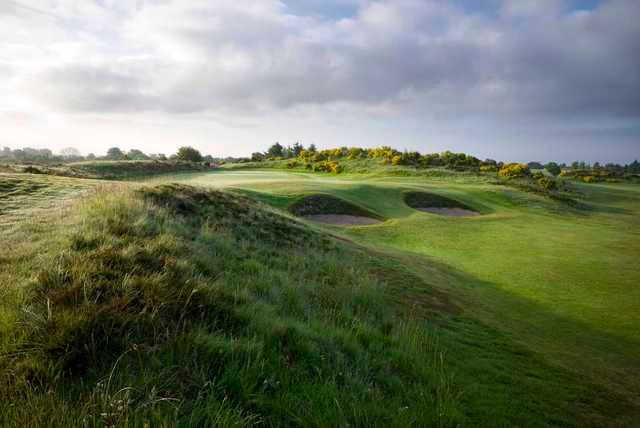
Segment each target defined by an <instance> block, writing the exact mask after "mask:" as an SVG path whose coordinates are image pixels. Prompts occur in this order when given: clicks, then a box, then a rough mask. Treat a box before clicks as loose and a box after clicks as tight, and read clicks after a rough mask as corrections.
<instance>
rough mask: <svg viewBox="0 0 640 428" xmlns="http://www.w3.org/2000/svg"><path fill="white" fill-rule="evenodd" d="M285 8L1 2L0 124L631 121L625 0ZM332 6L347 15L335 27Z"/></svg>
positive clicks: (632, 54)
mask: <svg viewBox="0 0 640 428" xmlns="http://www.w3.org/2000/svg"><path fill="white" fill-rule="evenodd" d="M293 3H294V2H290V1H279V0H243V1H242V2H239V1H237V0H234V1H232V0H216V1H206V0H189V1H187V0H137V1H124V0H121V1H118V0H101V1H97V0H96V1H76V0H20V1H16V2H13V1H7V2H4V3H2V6H0V76H3V81H2V82H1V83H0V91H2V93H3V95H4V96H3V97H2V98H3V100H2V101H0V110H2V109H4V110H6V111H13V110H16V109H18V110H20V109H29V110H30V111H43V112H49V114H68V115H73V114H87V113H91V114H101V115H103V116H104V115H109V114H115V113H124V112H126V113H128V114H133V113H138V114H139V115H144V114H147V113H148V112H157V113H164V114H167V115H168V116H167V117H169V116H170V115H175V114H184V113H190V114H198V115H203V116H204V115H212V114H213V115H215V116H216V117H218V118H226V119H225V120H229V121H233V120H236V119H239V118H242V117H251V116H252V115H265V114H270V115H280V116H289V115H291V114H293V113H294V112H299V111H300V109H302V108H312V109H313V111H314V112H315V114H317V115H318V116H319V117H320V118H322V117H331V110H332V109H334V108H336V107H337V106H348V109H349V110H350V111H352V112H358V113H357V115H358V116H359V117H360V118H361V119H362V118H363V117H364V118H366V117H376V118H378V117H386V118H391V119H393V118H394V117H395V118H397V117H400V116H403V115H404V116H408V117H410V118H414V119H420V118H423V119H424V118H431V119H434V118H437V119H438V120H447V118H449V119H451V118H456V119H459V118H460V117H465V116H468V117H478V116H479V115H482V116H485V117H488V118H489V119H490V120H491V121H496V120H500V119H501V118H503V117H505V116H509V117H519V118H522V117H529V116H540V115H548V116H553V117H556V118H557V117H562V116H567V117H576V116H584V117H585V118H587V117H593V115H600V116H599V117H612V116H616V115H624V116H626V117H630V118H635V119H636V120H637V119H638V118H639V116H640V77H639V74H638V73H637V70H638V69H640V57H639V56H638V55H637V52H640V19H638V18H639V17H640V2H637V1H635V0H609V1H607V2H605V3H604V4H603V5H602V6H601V7H599V8H597V9H595V10H593V11H588V12H584V11H583V12H572V11H570V10H569V9H568V8H567V3H566V2H565V1H562V0H548V1H541V2H540V1H528V0H518V1H515V0H504V1H503V2H502V5H501V6H500V7H499V10H498V13H496V14H493V13H486V14H470V13H467V12H465V10H464V9H462V8H460V7H455V6H452V5H451V3H450V2H445V1H441V0H378V1H368V0H332V2H331V3H326V2H325V3H323V4H320V3H319V2H314V1H311V2H306V3H304V4H303V3H300V2H296V3H297V6H296V7H293V6H292V5H293ZM344 7H346V8H349V9H352V10H353V11H355V12H354V13H353V14H351V15H350V16H334V15H332V13H331V11H332V10H338V9H339V10H342V9H341V8H344ZM27 113H29V112H27ZM368 115H372V116H368ZM257 117H260V116H257ZM234 118H235V119H234ZM321 121H322V120H321Z"/></svg>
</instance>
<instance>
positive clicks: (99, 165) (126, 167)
mask: <svg viewBox="0 0 640 428" xmlns="http://www.w3.org/2000/svg"><path fill="white" fill-rule="evenodd" d="M208 169H209V167H206V166H205V165H204V164H202V163H197V162H182V161H157V160H148V161H146V160H145V161H85V162H74V163H67V164H60V165H20V164H7V165H0V172H6V173H13V174H16V173H27V174H43V175H53V176H58V177H73V178H89V179H101V180H131V179H141V178H145V177H152V176H157V175H164V174H175V173H188V172H196V171H198V172H202V171H206V170H208Z"/></svg>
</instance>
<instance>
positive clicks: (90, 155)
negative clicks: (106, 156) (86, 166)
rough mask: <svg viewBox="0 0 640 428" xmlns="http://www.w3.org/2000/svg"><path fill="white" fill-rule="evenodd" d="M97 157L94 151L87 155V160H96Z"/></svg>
mask: <svg viewBox="0 0 640 428" xmlns="http://www.w3.org/2000/svg"><path fill="white" fill-rule="evenodd" d="M95 159H96V155H94V154H93V153H89V154H88V155H87V160H95Z"/></svg>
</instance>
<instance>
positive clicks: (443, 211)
mask: <svg viewBox="0 0 640 428" xmlns="http://www.w3.org/2000/svg"><path fill="white" fill-rule="evenodd" d="M416 209H417V210H418V211H424V212H427V213H432V214H439V215H444V216H447V217H475V216H479V215H480V213H479V212H475V211H471V210H465V209H464V208H416Z"/></svg>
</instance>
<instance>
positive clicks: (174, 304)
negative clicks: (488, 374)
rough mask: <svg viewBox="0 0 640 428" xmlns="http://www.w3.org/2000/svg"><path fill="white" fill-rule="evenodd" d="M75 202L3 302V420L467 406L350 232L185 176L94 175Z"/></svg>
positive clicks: (290, 420) (435, 417)
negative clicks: (310, 225) (110, 179)
mask: <svg viewBox="0 0 640 428" xmlns="http://www.w3.org/2000/svg"><path fill="white" fill-rule="evenodd" d="M72 217H73V218H71V219H68V220H67V221H68V222H69V223H70V224H68V225H67V227H68V231H63V230H60V231H59V232H60V233H62V234H66V235H65V236H66V237H63V238H62V239H61V240H60V241H59V243H58V244H56V245H59V248H56V250H55V251H53V250H51V251H49V253H50V254H55V256H51V257H49V256H47V257H48V258H47V259H46V260H45V261H44V262H42V264H41V266H42V267H41V269H40V270H39V272H38V273H37V274H36V275H35V276H33V277H31V276H30V275H29V273H30V272H29V270H28V269H26V270H25V271H24V272H25V273H26V274H25V275H24V276H23V277H22V283H20V284H16V285H15V286H16V287H18V288H17V289H18V290H21V292H17V293H9V294H7V296H11V298H12V299H15V301H13V302H12V303H11V302H9V301H8V300H7V299H4V301H3V302H2V304H3V305H2V306H0V321H1V322H2V326H3V328H2V329H0V346H1V348H0V415H1V417H2V424H3V425H8V426H79V425H82V426H143V425H150V426H172V425H179V426H213V425H216V426H217V425H222V426H230V425H247V424H252V423H264V424H266V425H286V426H291V425H303V424H305V423H306V422H308V421H314V423H317V424H318V425H328V426H337V425H341V424H345V423H348V424H351V425H371V424H373V425H401V426H407V425H412V424H424V423H426V424H429V425H446V424H459V423H462V421H463V420H464V415H463V412H462V409H461V407H460V406H461V404H460V403H459V402H458V401H457V395H458V393H457V392H456V389H455V387H454V386H453V384H452V383H451V380H450V377H449V376H448V375H447V374H446V372H445V371H444V366H443V360H442V356H441V354H440V353H439V352H438V350H437V348H436V346H435V343H434V340H433V338H432V336H431V333H430V330H429V329H428V328H426V326H425V325H424V324H421V323H420V322H419V321H416V320H413V321H412V320H411V319H409V318H403V317H402V315H401V312H398V311H399V310H397V309H396V308H395V307H394V306H393V305H391V304H390V303H386V302H385V298H384V282H383V281H384V280H383V279H381V277H380V275H376V274H375V272H374V271H373V270H372V269H370V260H371V257H370V256H365V255H364V254H362V253H361V252H360V251H361V250H356V249H353V248H350V247H345V246H344V244H341V243H337V242H336V241H334V240H332V239H329V238H327V237H326V236H324V235H321V234H318V233H316V232H313V231H311V230H310V229H307V228H305V227H303V226H301V225H299V224H297V223H296V222H293V221H291V220H289V219H288V218H286V217H284V216H282V215H280V214H278V213H277V212H275V211H273V210H270V209H268V208H266V207H265V206H263V205H260V204H257V203H255V202H253V201H251V200H249V199H247V198H245V197H242V196H239V195H236V194H233V193H226V192H217V191H203V190H199V189H196V188H193V187H189V186H180V185H165V186H159V187H153V188H144V189H140V190H137V191H133V190H126V191H121V192H119V193H110V192H107V191H105V190H103V191H102V193H98V194H97V195H96V196H94V197H92V198H90V199H88V200H87V201H85V202H83V205H81V206H79V207H78V208H77V209H76V212H75V214H73V215H72ZM56 242H58V241H56ZM50 244H51V245H53V244H52V243H50ZM21 260H22V261H20V262H19V263H25V261H24V260H23V259H21ZM12 263H18V261H14V260H13V259H11V256H8V257H7V259H6V260H3V267H2V269H6V267H7V266H11V265H12ZM0 274H2V270H1V269H0ZM15 275H18V274H17V273H16V274H15ZM18 277H19V275H18V276H16V278H18ZM18 282H20V281H18ZM7 308H14V310H13V311H9V309H7Z"/></svg>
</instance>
